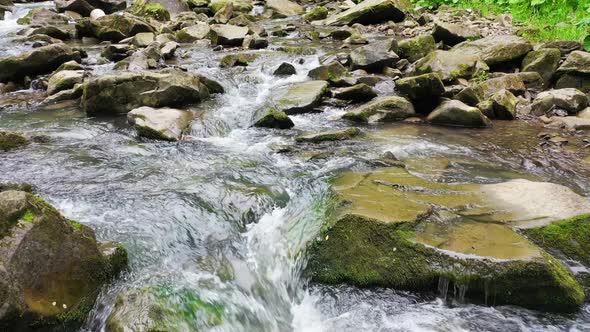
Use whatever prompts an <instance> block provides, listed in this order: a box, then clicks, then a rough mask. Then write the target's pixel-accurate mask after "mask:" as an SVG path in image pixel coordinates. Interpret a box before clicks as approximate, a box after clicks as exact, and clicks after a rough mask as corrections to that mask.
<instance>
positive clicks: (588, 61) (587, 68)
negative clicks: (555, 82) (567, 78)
mask: <svg viewBox="0 0 590 332" xmlns="http://www.w3.org/2000/svg"><path fill="white" fill-rule="evenodd" d="M557 72H558V73H559V74H582V75H590V53H589V52H583V51H574V52H572V53H570V54H569V55H568V57H567V58H566V59H565V61H564V62H563V63H562V64H561V66H559V68H558V69H557Z"/></svg>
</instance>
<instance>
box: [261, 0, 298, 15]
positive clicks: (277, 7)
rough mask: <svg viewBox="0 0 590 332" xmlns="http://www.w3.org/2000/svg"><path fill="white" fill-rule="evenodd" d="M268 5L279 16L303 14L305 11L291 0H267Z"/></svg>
mask: <svg viewBox="0 0 590 332" xmlns="http://www.w3.org/2000/svg"><path fill="white" fill-rule="evenodd" d="M266 7H268V8H270V9H272V11H273V12H274V13H275V16H277V17H287V16H293V15H301V14H303V13H304V12H305V9H303V7H301V6H300V5H299V4H297V3H295V2H293V1H290V0H267V1H266Z"/></svg>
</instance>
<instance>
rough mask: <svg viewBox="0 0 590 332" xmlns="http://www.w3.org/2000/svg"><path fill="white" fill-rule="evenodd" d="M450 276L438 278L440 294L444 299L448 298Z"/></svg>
mask: <svg viewBox="0 0 590 332" xmlns="http://www.w3.org/2000/svg"><path fill="white" fill-rule="evenodd" d="M449 282H450V281H449V278H447V277H439V278H438V294H439V296H440V297H441V298H442V299H443V300H446V299H447V293H448V292H449Z"/></svg>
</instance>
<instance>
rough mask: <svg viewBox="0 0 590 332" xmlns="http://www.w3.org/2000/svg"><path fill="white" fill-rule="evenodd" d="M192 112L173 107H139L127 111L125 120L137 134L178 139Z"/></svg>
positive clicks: (189, 121)
mask: <svg viewBox="0 0 590 332" xmlns="http://www.w3.org/2000/svg"><path fill="white" fill-rule="evenodd" d="M193 118H194V114H193V113H192V112H189V111H184V110H179V109H174V108H167V107H165V108H151V107H146V106H144V107H139V108H136V109H133V110H132V111H130V112H129V113H127V121H129V124H131V125H133V127H134V128H135V130H137V133H138V134H139V136H143V137H147V138H152V139H159V140H164V141H178V140H180V138H181V137H182V134H183V132H184V131H185V130H186V129H187V128H188V126H189V125H190V123H191V121H192V119H193Z"/></svg>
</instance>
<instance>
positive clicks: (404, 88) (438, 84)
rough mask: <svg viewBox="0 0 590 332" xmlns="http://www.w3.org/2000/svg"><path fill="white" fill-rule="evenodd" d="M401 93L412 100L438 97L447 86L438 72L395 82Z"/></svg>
mask: <svg viewBox="0 0 590 332" xmlns="http://www.w3.org/2000/svg"><path fill="white" fill-rule="evenodd" d="M395 86H396V88H397V89H398V90H399V91H400V93H401V94H403V95H406V96H408V97H409V98H410V99H412V100H421V99H426V98H436V97H439V96H441V95H442V94H443V93H444V92H445V87H444V85H443V83H442V81H441V79H440V76H439V75H438V74H436V73H430V74H424V75H419V76H412V77H406V78H402V79H399V80H397V81H396V82H395Z"/></svg>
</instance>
